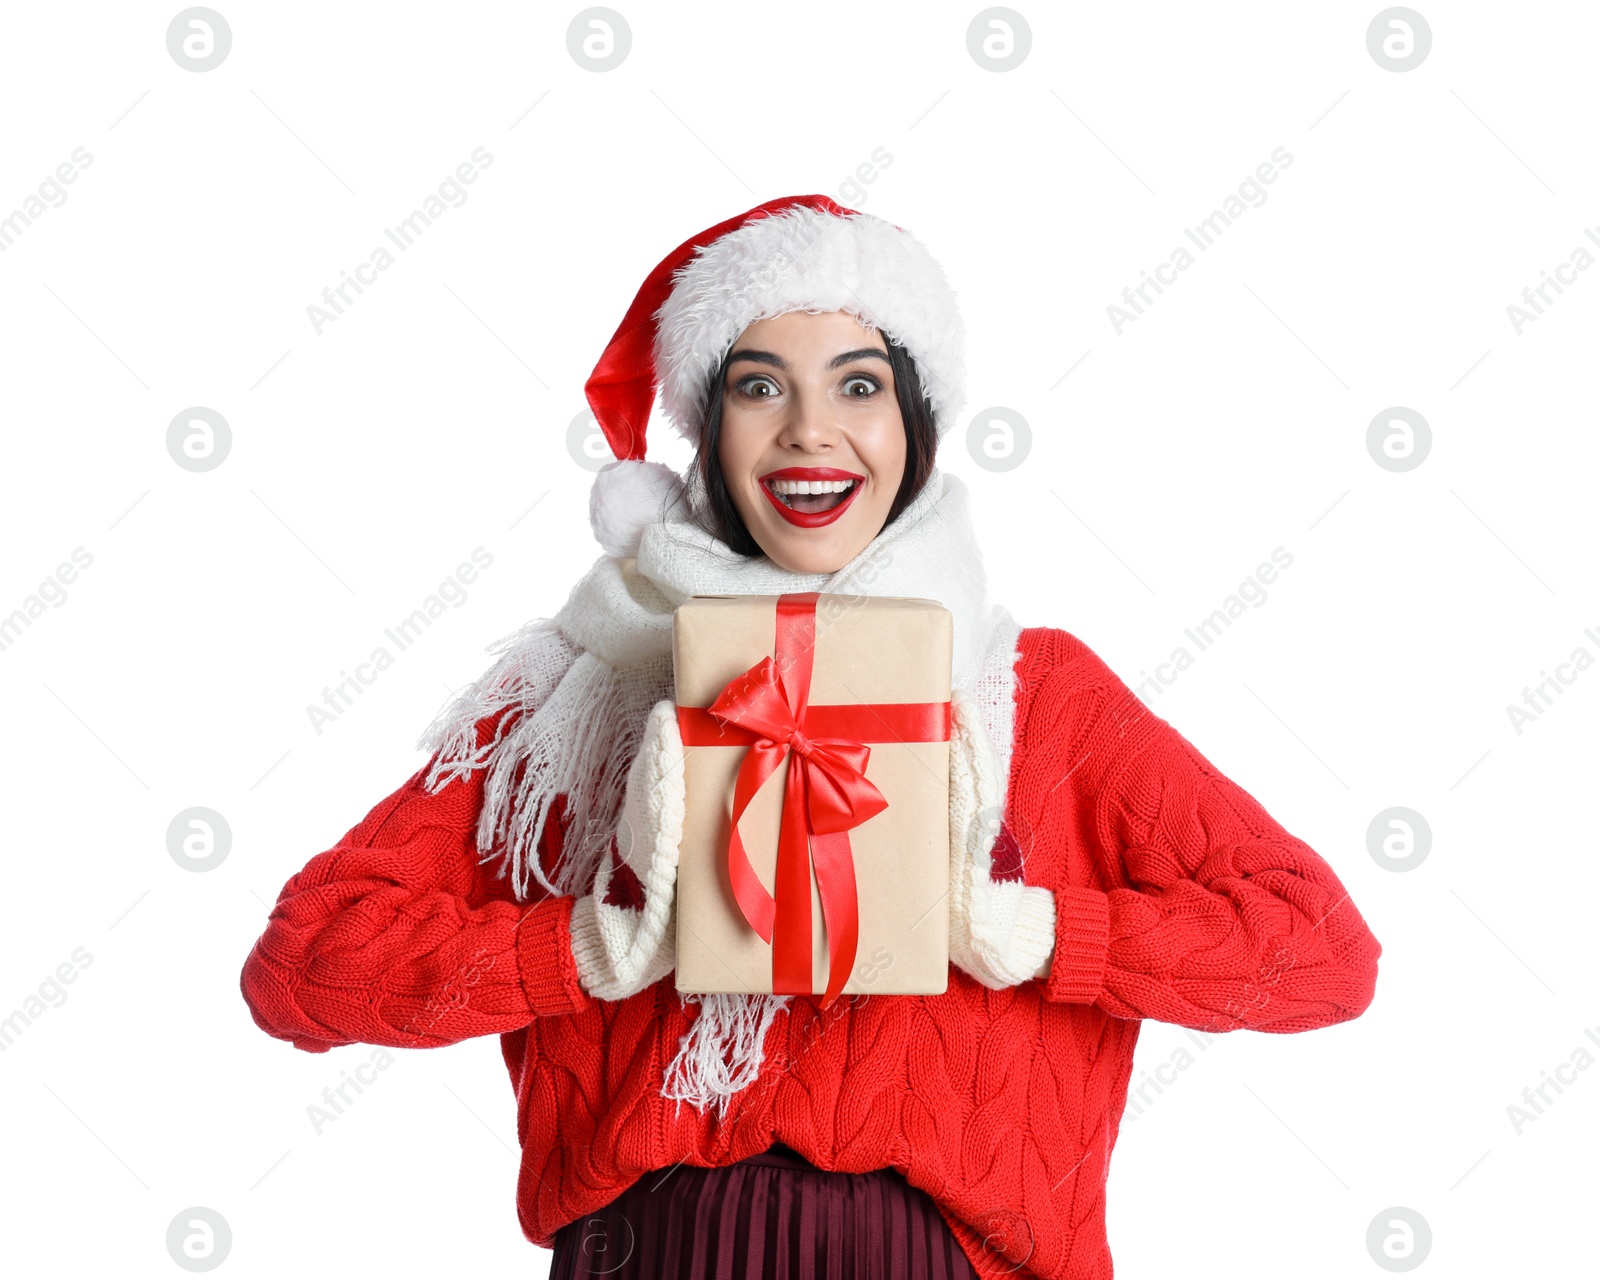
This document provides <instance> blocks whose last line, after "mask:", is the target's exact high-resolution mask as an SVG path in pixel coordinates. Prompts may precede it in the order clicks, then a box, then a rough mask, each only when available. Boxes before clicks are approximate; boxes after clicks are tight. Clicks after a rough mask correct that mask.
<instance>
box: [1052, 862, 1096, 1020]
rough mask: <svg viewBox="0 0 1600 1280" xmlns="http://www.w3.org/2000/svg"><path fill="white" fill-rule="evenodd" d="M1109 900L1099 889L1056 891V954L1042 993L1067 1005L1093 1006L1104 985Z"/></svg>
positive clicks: (1077, 887) (1069, 888) (1082, 888)
mask: <svg viewBox="0 0 1600 1280" xmlns="http://www.w3.org/2000/svg"><path fill="white" fill-rule="evenodd" d="M1110 942H1111V899H1110V898H1109V897H1107V896H1106V895H1105V894H1104V893H1102V892H1101V891H1100V890H1099V889H1089V888H1084V887H1082V886H1079V885H1067V886H1065V887H1064V888H1060V889H1057V890H1056V950H1055V955H1054V957H1053V958H1052V959H1051V961H1050V977H1049V979H1048V980H1047V982H1046V984H1045V993H1046V994H1047V995H1048V996H1049V998H1050V999H1052V1000H1060V1001H1065V1002H1066V1003H1068V1004H1093V1003H1094V1002H1095V1000H1097V999H1098V998H1099V996H1100V992H1101V989H1102V987H1103V984H1104V982H1105V972H1106V952H1107V949H1108V948H1109V946H1110Z"/></svg>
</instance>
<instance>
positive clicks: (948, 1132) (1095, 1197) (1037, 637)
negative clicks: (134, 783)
mask: <svg viewBox="0 0 1600 1280" xmlns="http://www.w3.org/2000/svg"><path fill="white" fill-rule="evenodd" d="M1019 649H1020V656H1019V659H1018V662H1017V667H1016V675H1017V692H1016V698H1017V702H1016V730H1015V736H1014V741H1013V744H1012V745H1013V751H1012V753H1011V761H1010V788H1009V792H1008V797H1007V803H1006V814H1005V822H1006V827H1007V829H1008V830H1009V832H1010V834H1011V838H1013V839H1014V840H1015V841H1016V843H1017V845H1018V856H1017V857H1015V858H1014V857H1012V856H1011V855H1010V854H1009V853H1008V854H1006V855H1005V857H1004V858H1003V859H1000V858H997V861H996V863H995V865H994V867H993V868H992V869H991V874H992V875H993V876H994V877H995V879H996V880H997V881H999V880H1000V879H1002V878H1005V879H1010V880H1015V879H1016V870H1017V865H1018V864H1019V865H1020V869H1021V872H1022V876H1023V880H1024V882H1025V883H1027V884H1029V885H1037V886H1040V887H1043V888H1045V889H1048V890H1049V891H1050V892H1051V893H1052V894H1053V895H1054V899H1055V904H1056V919H1055V939H1056V942H1055V950H1054V953H1053V955H1052V957H1051V960H1050V968H1049V971H1048V973H1047V975H1046V976H1044V977H1042V978H1037V979H1033V980H1030V981H1027V982H1024V983H1022V984H1020V985H1017V986H1013V987H1007V988H1005V989H1002V990H993V989H990V988H988V987H985V986H982V985H980V984H979V983H978V982H976V981H975V980H974V979H972V978H971V977H969V976H968V975H967V974H966V973H964V972H963V971H962V970H960V969H957V968H955V967H952V968H951V971H950V986H949V990H948V991H946V992H945V993H944V994H943V995H937V996H876V997H860V996H858V997H855V998H848V997H847V998H845V999H842V1000H840V1001H839V1002H838V1003H836V1004H835V1005H834V1007H833V1008H832V1009H830V1010H829V1011H827V1012H826V1013H824V1012H822V1011H821V1010H820V1009H819V1007H818V1006H819V1003H820V997H804V996H796V997H794V998H793V1001H792V1003H791V1005H790V1007H789V1008H788V1009H786V1010H784V1011H783V1012H781V1013H779V1014H778V1015H777V1017H776V1018H775V1019H774V1021H773V1023H772V1027H771V1030H770V1032H769V1034H768V1040H767V1055H766V1060H765V1062H764V1063H763V1065H762V1068H761V1073H760V1076H759V1078H758V1079H757V1080H756V1081H755V1083H753V1084H752V1085H750V1086H749V1087H748V1088H746V1089H744V1090H743V1091H741V1092H740V1093H738V1094H736V1095H735V1096H734V1098H733V1100H732V1103H731V1105H730V1107H729V1110H728V1114H727V1116H726V1118H725V1119H722V1120H720V1121H719V1120H718V1119H717V1118H716V1117H715V1116H714V1115H710V1114H702V1113H700V1112H697V1111H696V1110H694V1109H693V1108H689V1107H683V1106H679V1105H676V1104H674V1103H673V1102H671V1101H669V1100H667V1099H664V1098H662V1097H661V1096H660V1095H659V1092H658V1090H659V1088H660V1085H661V1079H662V1073H663V1071H664V1069H665V1066H666V1064H667V1063H668V1062H669V1061H670V1060H671V1059H672V1057H673V1055H674V1053H675V1052H676V1050H677V1045H678V1041H679V1038H680V1037H681V1036H682V1035H683V1034H684V1032H685V1030H686V1029H687V1028H688V1026H689V1025H690V1022H691V1020H692V1018H693V1017H694V1013H695V1006H693V1005H690V1006H688V1007H687V1008H684V1007H682V1006H681V1005H680V1002H679V999H678V996H677V993H676V992H675V990H674V989H673V982H672V977H671V975H670V974H669V975H667V976H666V977H664V978H662V979H661V980H660V981H658V982H656V983H655V984H653V985H652V986H650V987H647V988H646V989H645V990H643V991H640V992H639V993H638V994H637V995H635V996H632V997H630V998H629V999H627V1000H623V1001H620V1002H612V1001H602V1000H595V999H592V998H591V997H589V996H588V995H587V994H586V993H585V992H584V991H583V989H582V988H581V986H580V985H579V983H578V981H577V977H576V973H575V971H574V968H573V961H572V956H571V942H570V935H569V933H568V929H569V915H568V911H569V906H570V901H571V900H570V899H568V898H552V899H540V900H535V901H532V902H530V903H527V904H518V903H516V902H515V901H514V900H513V899H512V897H511V893H510V889H509V886H508V885H507V884H506V883H505V882H504V881H500V880H496V879H493V878H491V877H488V876H487V875H486V874H485V872H484V869H483V868H481V867H480V866H479V864H478V861H477V855H476V853H475V851H474V847H473V832H474V826H475V822H476V818H477V810H478V807H479V805H480V804H481V801H482V793H481V790H480V789H478V784H477V783H476V782H475V779H481V777H482V776H483V775H482V773H481V772H480V773H477V774H474V775H470V776H468V777H466V778H462V779H458V780H456V781H453V782H451V783H450V784H449V785H448V786H447V787H445V788H444V789H443V790H441V791H440V792H439V793H438V794H436V795H429V794H427V793H426V791H424V790H423V788H422V787H421V785H420V779H421V776H422V774H421V771H419V773H418V775H417V776H416V777H413V778H412V779H411V780H410V781H409V782H407V784H406V785H405V786H404V787H402V788H401V789H400V790H399V791H398V792H396V793H395V794H394V795H393V796H391V797H389V798H388V799H387V800H384V801H383V802H382V803H381V804H379V805H378V806H377V807H376V808H375V809H374V810H373V811H372V813H371V814H369V815H368V817H367V818H366V819H365V820H364V821H363V822H362V823H361V824H360V825H358V826H357V827H355V828H354V829H353V830H352V831H350V832H349V833H348V834H347V835H346V836H345V837H344V838H343V839H342V840H341V841H340V842H339V843H338V845H337V846H336V847H335V848H333V849H332V850H329V851H328V852H327V853H324V854H320V855H318V856H317V857H316V858H313V859H312V860H311V862H310V863H309V864H308V865H307V866H306V868H305V869H304V870H303V871H301V872H300V873H299V874H298V875H296V876H295V877H294V878H293V879H291V880H290V881H289V883H288V884H287V885H286V886H285V887H284V890H283V893H282V894H281V895H280V897H279V900H278V904H277V906H276V907H275V908H274V909H273V912H272V915H271V918H270V920H269V923H268V926H267V930H266V932H265V934H263V936H262V938H261V940H260V941H259V942H258V943H257V944H256V947H255V949H254V950H253V951H252V953H251V955H250V958H249V960H248V961H247V962H246V964H245V968H244V973H243V975H242V988H243V992H244V996H245V999H246V1001H247V1002H248V1003H249V1005H250V1008H251V1011H252V1014H253V1015H254V1017H255V1019H256V1022H257V1023H258V1024H259V1025H260V1026H261V1027H262V1028H263V1029H264V1030H266V1031H267V1032H268V1033H269V1034H271V1035H274V1036H277V1037H279V1038H281V1039H284V1040H289V1041H291V1042H292V1043H293V1044H294V1045H295V1046H296V1047H298V1048H302V1049H307V1050H311V1051H313V1052H319V1051H322V1050H325V1049H327V1048H329V1047H330V1046H332V1045H344V1044H351V1043H354V1042H357V1041H360V1042H367V1043H373V1044H384V1045H391V1046H404V1047H419V1048H420V1047H427V1046H431V1045H439V1044H449V1043H453V1042H455V1041H458V1040H462V1039H465V1038H467V1037H469V1036H477V1035H486V1034H490V1033H498V1034H500V1035H501V1049H502V1054H503V1057H504V1060H505V1063H506V1065H507V1067H508V1068H509V1070H510V1073H511V1080H512V1084H513V1087H514V1088H515V1090H516V1094H517V1099H518V1107H517V1116H518V1125H519V1129H520V1133H521V1139H522V1148H523V1156H522V1168H521V1174H520V1177H519V1180H518V1188H517V1207H518V1215H519V1220H520V1222H521V1225H522V1229H523V1232H524V1234H525V1235H526V1236H527V1237H528V1239H530V1240H532V1241H533V1242H535V1243H536V1244H540V1245H544V1246H546V1247H548V1246H549V1245H550V1244H551V1243H552V1237H553V1235H554V1233H555V1231H556V1229H557V1228H558V1227H560V1226H561V1225H563V1224H564V1223H567V1222H569V1221H572V1220H573V1219H576V1218H579V1217H582V1216H583V1215H585V1214H587V1213H590V1212H592V1211H594V1210H596V1209H598V1208H599V1207H600V1206H602V1205H604V1204H606V1203H608V1202H609V1201H610V1200H612V1199H614V1198H615V1197H616V1196H618V1195H619V1194H621V1192H622V1191H623V1189H624V1188H626V1187H627V1186H628V1185H629V1184H631V1183H632V1182H634V1181H635V1180H637V1179H638V1178H639V1177H640V1176H641V1175H642V1174H644V1173H645V1172H647V1171H649V1170H652V1169H661V1168H666V1167H667V1166H670V1165H672V1164H674V1163H675V1162H677V1161H679V1160H684V1161H688V1162H689V1163H691V1164H698V1165H720V1164H728V1163H731V1162H733V1161H736V1160H740V1159H742V1158H743V1157H745V1156H747V1155H752V1154H754V1153H756V1152H759V1151H762V1150H765V1149H766V1148H767V1147H768V1146H769V1145H771V1143H772V1142H773V1141H774V1140H779V1141H782V1142H785V1143H787V1144H788V1145H790V1146H791V1147H794V1148H795V1149H796V1150H798V1151H799V1152H801V1153H802V1154H803V1155H804V1156H805V1157H806V1158H807V1159H808V1160H810V1161H812V1162H813V1163H814V1164H816V1165H818V1166H820V1167H822V1168H825V1169H836V1170H841V1171H846V1172H865V1171H867V1170H870V1169H877V1168H885V1167H892V1168H895V1169H898V1170H900V1171H901V1172H902V1173H903V1174H904V1175H905V1176H906V1178H907V1179H908V1180H909V1181H910V1182H911V1183H912V1184H913V1185H914V1186H917V1187H920V1188H922V1189H923V1190H925V1191H926V1192H927V1193H928V1194H929V1195H930V1196H932V1197H933V1199H934V1201H935V1202H936V1203H937V1204H938V1206H939V1209H940V1212H941V1213H942V1214H943V1215H944V1217H945V1220H946V1221H947V1222H948V1223H949V1224H950V1227H951V1229H952V1231H953V1232H954V1233H955V1235H956V1237H957V1239H958V1240H959V1241H960V1242H961V1244H962V1247H963V1249H964V1250H965V1251H966V1252H967V1254H968V1256H969V1257H970V1258H971V1259H972V1261H973V1264H974V1266H975V1267H976V1269H977V1271H978V1273H979V1274H980V1275H981V1276H984V1277H992V1278H994V1280H999V1278H1000V1277H1012V1278H1016V1280H1028V1277H1041V1278H1048V1280H1091V1278H1092V1280H1109V1277H1110V1276H1111V1274H1112V1266H1111V1255H1110V1251H1109V1249H1108V1248H1107V1244H1106V1232H1105V1185H1106V1177H1107V1174H1108V1172H1109V1162H1110V1157H1111V1151H1112V1148H1113V1145H1114V1144H1115V1142H1116V1138H1117V1131H1118V1125H1119V1122H1120V1120H1121V1115H1122V1108H1123V1104H1124V1100H1125V1097H1126V1091H1127V1086H1128V1077H1129V1073H1130V1069H1131V1065H1132V1059H1133V1050H1134V1044H1135V1042H1136V1040H1137V1038H1138V1032H1139V1020H1140V1019H1143V1018H1159V1019H1162V1020H1164V1021H1170V1022H1177V1023H1180V1024H1182V1025H1185V1026H1190V1027H1194V1028H1197V1029H1200V1030H1205V1031H1213V1032H1215V1031H1224V1030H1229V1029H1233V1028H1238V1027H1250V1028H1253V1029H1255V1030H1259V1031H1274V1032H1289V1031H1302V1030H1308V1029H1311V1028H1314V1027H1322V1026H1327V1025H1329V1024H1332V1023H1336V1022H1341V1021H1344V1020H1346V1019H1349V1018H1354V1017H1356V1016H1358V1015H1359V1014H1360V1013H1361V1012H1362V1011H1363V1010H1365V1009H1366V1008H1367V1006H1368V1005H1369V1004H1370V1002H1371V1000H1372V997H1373V990H1374V986H1375V983H1376V980H1377V961H1378V958H1379V955H1380V947H1379V944H1378V942H1377V941H1376V939H1374V938H1373V936H1372V934H1371V933H1370V931H1369V930H1368V929H1367V926H1366V923H1365V922H1364V921H1363V920H1362V918H1361V915H1360V914H1359V912H1358V911H1357V910H1356V907H1355V905H1354V904H1353V903H1352V902H1351V901H1350V899H1349V896H1348V895H1347V894H1346V892H1345V890H1344V888H1343V886H1342V885H1341V884H1340V882H1339V880H1338V878H1337V876H1336V875H1335V874H1334V872H1333V871H1332V870H1331V869H1330V868H1329V867H1328V865H1327V864H1326V863H1325V862H1324V861H1323V860H1322V859H1321V858H1319V857H1318V856H1317V854H1316V853H1315V852H1314V851H1313V850H1311V849H1310V848H1309V847H1308V846H1307V845H1305V844H1304V843H1303V842H1302V841H1300V840H1298V839H1296V838H1295V837H1294V836H1292V835H1290V834H1289V833H1288V832H1287V831H1285V830H1284V829H1283V828H1282V827H1281V826H1279V825H1278V824H1277V823H1276V822H1275V821H1274V820H1273V819H1272V818H1271V817H1270V816H1268V814H1267V813H1266V812H1265V811H1264V810H1263V809H1262V808H1261V806H1260V805H1259V804H1257V803H1256V802H1255V801H1254V800H1253V799H1252V798H1251V797H1250V796H1249V795H1248V794H1247V793H1246V792H1245V791H1243V790H1242V789H1241V788H1240V787H1238V786H1237V785H1236V784H1234V783H1233V782H1231V781H1229V780H1228V779H1227V778H1226V777H1224V776H1223V775H1222V774H1221V773H1219V772H1218V771H1217V770H1216V768H1215V767H1214V766H1212V765H1211V764H1210V763H1209V762H1208V761H1207V760H1206V759H1205V757H1204V756H1202V755H1201V754H1200V753H1199V752H1198V751H1197V750H1196V749H1195V748H1194V747H1193V746H1192V745H1190V743H1189V742H1188V741H1187V740H1186V739H1185V738H1183V737H1182V736H1181V735H1180V734H1179V733H1178V732H1177V731H1176V730H1174V729H1173V728H1172V726H1171V725H1169V724H1167V722H1166V721H1164V720H1162V719H1160V718H1159V717H1158V716H1156V715H1154V714H1153V713H1152V712H1151V711H1149V710H1148V709H1147V708H1146V707H1145V706H1144V705H1143V704H1142V703H1141V702H1140V701H1139V700H1138V699H1137V698H1136V697H1135V696H1134V695H1133V694H1132V692H1131V691H1129V690H1128V689H1127V687H1126V686H1125V685H1124V684H1123V683H1122V682H1121V681H1120V680H1119V679H1118V678H1117V677H1116V676H1115V675H1114V674H1113V673H1112V672H1111V671H1110V669H1109V668H1107V667H1106V666H1105V664H1104V663H1103V662H1101V661H1100V660H1099V659H1098V658H1097V657H1096V656H1095V655H1094V654H1093V653H1092V652H1091V651H1090V650H1089V649H1088V647H1087V646H1085V645H1084V644H1083V643H1082V642H1081V641H1079V640H1077V639H1075V638H1074V637H1073V636H1071V635H1069V634H1067V633H1066V632H1063V631H1059V630H1054V629H1049V628H1031V629H1028V630H1024V631H1023V633H1022V636H1021V639H1020V645H1019ZM492 730H493V726H492V725H490V724H489V722H488V721H485V728H484V730H483V731H482V732H483V733H485V734H488V733H491V732H492ZM564 826H565V815H564V814H562V815H561V820H560V821H558V822H557V823H556V824H552V828H553V832H554V834H552V835H551V838H550V841H549V842H548V843H549V844H550V846H551V847H550V848H548V849H546V848H541V858H546V857H550V856H553V855H554V853H555V852H557V851H558V848H557V843H556V842H558V841H559V831H560V829H561V828H563V827H564Z"/></svg>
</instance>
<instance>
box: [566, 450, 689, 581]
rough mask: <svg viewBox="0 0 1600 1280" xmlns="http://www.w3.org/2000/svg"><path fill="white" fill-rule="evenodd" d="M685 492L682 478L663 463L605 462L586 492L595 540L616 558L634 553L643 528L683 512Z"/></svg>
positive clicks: (628, 556) (637, 552)
mask: <svg viewBox="0 0 1600 1280" xmlns="http://www.w3.org/2000/svg"><path fill="white" fill-rule="evenodd" d="M686 492H687V490H686V487H685V485H684V483H683V480H682V478H681V477H679V475H678V473H677V472H676V471H674V470H673V469H672V468H671V467H669V466H666V465H664V464H663V463H660V462H645V461H643V460H642V459H628V458H624V459H621V460H619V461H616V462H608V463H606V465H605V466H603V467H601V468H600V471H599V473H598V474H597V475H596V476H595V478H594V487H593V488H592V489H590V491H589V526H590V528H592V529H593V530H594V536H595V541H596V542H598V543H599V544H600V545H601V547H602V548H604V549H605V553H606V554H607V555H608V556H615V557H616V558H617V559H619V560H626V559H629V558H630V557H633V556H637V555H638V554H639V541H640V539H641V538H643V537H644V531H645V529H647V528H648V527H649V526H650V525H653V524H659V523H660V522H661V521H663V520H666V519H669V518H673V517H680V516H682V515H683V513H684V511H685V510H686V508H685V507H684V505H683V503H684V498H685V495H686Z"/></svg>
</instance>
